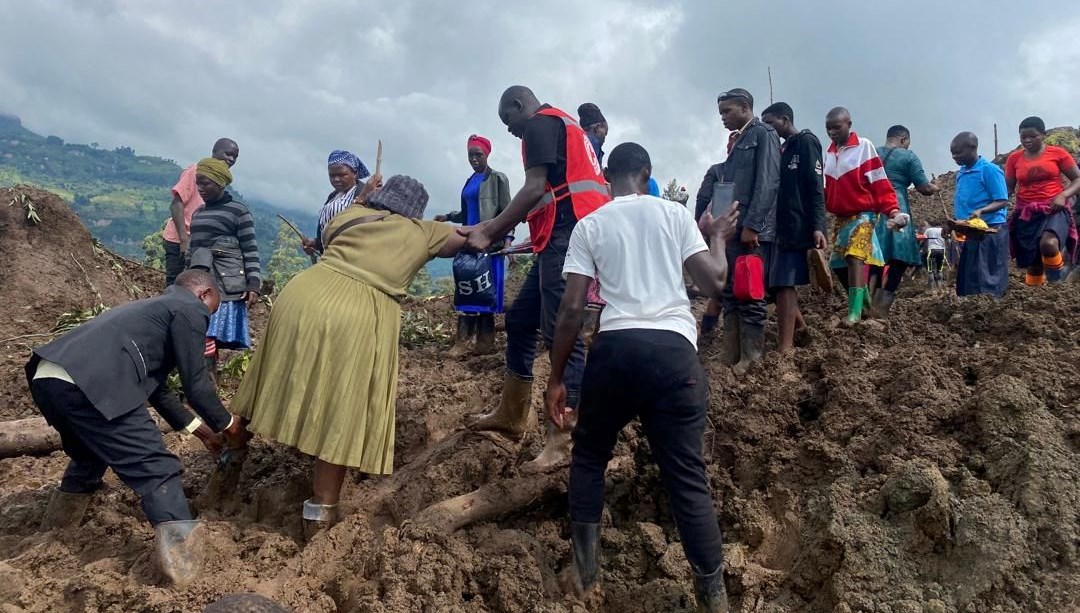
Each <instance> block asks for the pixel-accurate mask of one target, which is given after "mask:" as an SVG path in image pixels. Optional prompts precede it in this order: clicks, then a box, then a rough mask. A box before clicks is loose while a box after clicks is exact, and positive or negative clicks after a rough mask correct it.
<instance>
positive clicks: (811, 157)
mask: <svg viewBox="0 0 1080 613" xmlns="http://www.w3.org/2000/svg"><path fill="white" fill-rule="evenodd" d="M761 120H762V121H764V122H765V123H767V124H769V125H770V126H772V127H773V129H774V130H776V133H777V134H778V135H779V136H780V138H782V139H784V146H783V147H782V148H781V150H780V196H779V198H778V200H777V205H776V241H775V242H774V243H773V249H772V253H771V254H770V258H769V260H770V261H769V273H768V288H769V292H770V293H771V294H772V295H773V296H774V297H775V298H776V311H777V320H778V322H779V326H778V327H779V331H778V334H777V336H778V338H779V340H778V345H779V347H778V350H779V351H780V353H787V352H790V351H791V350H792V349H793V348H794V346H795V328H796V325H798V324H802V313H800V312H799V295H798V293H796V292H795V288H796V287H797V286H800V285H808V284H809V283H810V269H809V265H808V264H807V262H806V254H807V251H809V250H810V249H825V248H826V247H827V245H826V241H825V182H824V179H823V174H822V161H821V141H819V140H818V138H817V137H816V136H814V133H813V132H811V131H810V130H803V131H801V132H800V131H799V130H798V129H796V128H795V112H794V111H793V110H792V109H791V106H790V105H789V104H787V103H785V102H777V103H776V104H774V105H772V106H770V107H769V108H767V109H765V110H764V111H763V112H762V113H761Z"/></svg>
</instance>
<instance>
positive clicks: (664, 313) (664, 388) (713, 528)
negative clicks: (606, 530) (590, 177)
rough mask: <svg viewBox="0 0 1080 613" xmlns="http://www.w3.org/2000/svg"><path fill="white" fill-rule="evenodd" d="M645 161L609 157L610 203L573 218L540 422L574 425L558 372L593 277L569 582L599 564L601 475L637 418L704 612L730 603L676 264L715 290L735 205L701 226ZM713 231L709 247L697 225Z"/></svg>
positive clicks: (590, 580) (690, 329)
mask: <svg viewBox="0 0 1080 613" xmlns="http://www.w3.org/2000/svg"><path fill="white" fill-rule="evenodd" d="M651 174H652V163H651V162H650V160H649V154H648V153H647V152H646V151H645V149H643V148H642V147H641V146H640V145H637V144H635V143H624V144H622V145H619V146H618V147H616V148H615V150H614V151H612V152H611V153H610V154H608V168H607V179H608V181H609V183H610V184H611V187H612V193H613V195H614V196H615V199H614V200H613V201H611V202H610V203H609V204H607V205H606V206H604V207H601V208H600V209H598V210H597V211H595V212H594V213H592V214H590V215H589V216H587V217H585V218H583V219H581V220H580V221H578V225H577V227H576V228H574V232H573V234H572V236H571V238H570V246H569V249H568V251H567V254H566V262H565V264H564V266H563V274H564V275H565V276H566V293H565V294H564V295H563V298H562V302H561V304H560V306H559V315H558V319H557V323H556V328H555V338H554V347H553V348H552V364H551V379H550V381H549V382H548V393H547V394H548V395H547V408H548V416H549V418H550V419H551V420H552V421H553V422H554V423H555V424H557V425H559V426H560V427H562V426H563V424H565V423H568V422H572V421H573V420H574V418H575V415H574V413H575V411H573V410H572V409H569V408H567V402H566V386H565V385H564V384H563V373H564V371H565V367H566V364H567V361H568V360H569V358H570V355H571V353H572V351H573V348H574V343H575V339H577V335H578V331H579V330H580V329H581V321H582V317H583V313H584V310H585V302H586V292H587V290H588V288H589V285H590V283H592V281H593V279H594V278H595V279H598V280H599V282H600V296H601V298H603V299H604V300H605V301H606V302H607V306H606V307H605V308H604V311H603V312H602V314H601V317H600V333H599V334H598V335H597V337H596V340H595V341H594V343H593V345H592V347H591V348H590V349H589V359H588V361H587V362H586V366H585V375H584V380H583V381H582V388H581V403H580V408H579V409H578V410H577V412H576V413H577V416H576V417H577V424H576V427H575V429H574V434H573V440H574V448H573V453H572V458H571V463H570V488H569V498H570V521H571V541H572V548H573V553H574V569H575V571H576V575H577V579H578V581H579V585H578V587H579V588H580V589H582V591H587V590H588V589H589V588H590V587H592V586H593V585H594V584H595V583H596V580H597V578H598V575H599V571H600V560H599V552H600V549H599V547H600V517H601V514H602V513H603V507H604V471H605V470H606V469H607V463H608V461H609V460H610V459H611V454H612V449H613V448H614V447H615V441H616V439H617V437H618V434H619V431H620V430H622V429H623V427H624V426H626V424H628V423H629V422H630V421H631V420H632V419H634V418H635V417H639V418H640V419H641V423H642V425H643V426H644V428H645V434H646V436H647V437H648V439H649V445H650V447H651V448H652V451H653V455H654V456H655V457H656V461H657V464H659V466H660V474H661V478H662V479H663V481H664V484H665V486H666V487H667V491H668V496H669V498H670V500H671V507H672V512H673V513H674V515H675V522H676V525H677V526H678V528H679V534H680V535H681V537H682V543H683V548H684V550H685V551H686V558H687V559H688V560H689V561H690V565H691V566H692V567H693V570H694V575H695V581H694V587H695V592H696V593H697V598H698V602H699V604H700V605H701V607H702V608H701V609H699V610H703V611H727V596H726V592H725V590H724V582H723V573H722V567H723V552H722V544H723V541H722V539H721V535H720V527H719V525H718V524H717V521H716V513H715V511H714V509H713V501H712V494H711V493H710V491H709V484H708V480H707V479H706V476H705V461H704V458H703V457H702V451H701V450H702V447H703V440H704V434H705V411H706V407H707V396H708V381H707V379H706V376H705V371H704V369H703V368H702V366H701V361H700V360H699V359H698V356H697V349H696V342H697V327H696V322H695V321H694V316H693V314H692V313H691V312H690V300H689V299H688V298H687V296H686V290H685V288H684V287H683V281H682V271H683V265H684V264H685V266H686V268H687V270H689V271H690V275H691V276H692V277H693V279H694V282H695V283H697V286H698V288H699V289H700V290H701V291H702V292H703V293H704V294H706V295H708V296H711V297H719V296H720V295H721V294H722V293H723V289H724V283H725V281H726V279H727V259H726V257H725V255H724V248H725V241H726V240H727V239H728V238H729V237H730V235H732V234H734V231H735V222H736V219H737V216H738V213H737V209H733V210H732V212H731V213H730V214H729V215H728V216H726V217H724V218H722V219H716V220H714V219H713V218H712V216H711V215H710V214H708V213H705V214H704V215H703V216H702V220H701V222H700V226H699V224H697V223H695V222H694V218H693V215H692V214H691V213H690V211H688V210H687V209H685V208H683V207H677V206H671V204H670V203H668V202H665V201H664V200H661V199H659V198H655V197H652V196H648V195H644V194H647V193H648V182H649V177H650V175H651ZM703 232H705V233H707V234H708V235H709V236H710V238H711V250H710V247H708V246H706V244H705V241H704V240H703V238H702V233H703Z"/></svg>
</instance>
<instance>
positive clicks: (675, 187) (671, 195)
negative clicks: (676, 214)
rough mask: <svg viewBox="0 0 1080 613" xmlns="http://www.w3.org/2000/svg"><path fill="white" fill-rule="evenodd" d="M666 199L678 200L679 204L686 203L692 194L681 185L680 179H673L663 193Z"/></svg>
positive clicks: (662, 195)
mask: <svg viewBox="0 0 1080 613" xmlns="http://www.w3.org/2000/svg"><path fill="white" fill-rule="evenodd" d="M661 197H663V199H664V200H671V201H672V202H678V203H679V204H686V202H687V201H688V200H689V199H690V194H688V193H687V192H686V190H684V189H681V188H680V187H679V180H678V179H672V180H671V181H670V182H669V183H668V184H667V185H666V186H665V187H664V192H663V193H662V194H661Z"/></svg>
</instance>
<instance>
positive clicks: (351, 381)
mask: <svg viewBox="0 0 1080 613" xmlns="http://www.w3.org/2000/svg"><path fill="white" fill-rule="evenodd" d="M427 202H428V194H427V191H426V190H425V189H424V186H423V185H421V184H420V182H419V181H417V180H416V179H413V178H411V177H405V176H400V175H398V176H393V177H390V178H389V179H387V181H386V185H385V186H383V188H382V189H380V190H379V191H377V192H375V193H374V194H372V196H371V198H370V200H369V201H368V203H367V204H366V205H364V204H361V203H358V204H356V205H353V206H351V207H349V208H348V209H346V210H345V211H343V212H341V213H339V214H338V215H337V216H336V217H334V219H333V220H332V221H331V222H330V225H328V226H327V227H326V231H325V232H324V233H323V234H324V239H323V246H324V248H325V251H324V253H323V257H322V259H321V260H319V263H318V264H316V265H314V266H312V267H311V268H308V269H307V270H305V271H303V272H301V273H300V274H298V275H296V276H295V277H293V279H292V280H291V281H289V284H288V285H286V286H285V289H284V291H282V293H281V295H280V296H279V297H278V299H277V300H276V301H275V302H274V310H273V311H271V314H270V323H269V325H268V327H267V330H266V336H265V337H264V338H263V339H262V344H261V345H260V347H259V351H257V352H256V353H255V358H254V359H253V360H252V362H251V367H250V368H249V369H248V372H247V374H246V376H245V377H244V380H243V382H241V384H240V389H239V390H238V391H237V393H236V397H235V398H234V399H233V401H232V407H233V410H234V411H236V412H237V414H239V415H242V416H243V417H245V418H246V419H249V420H250V423H249V424H248V428H249V429H250V430H251V431H253V432H257V433H259V434H261V435H263V436H265V437H267V438H269V439H271V440H274V441H277V442H279V443H282V444H285V445H289V446H291V447H295V448H297V449H299V450H300V451H301V452H303V453H306V454H308V455H312V456H315V457H316V458H317V460H316V462H315V474H314V478H313V485H312V489H313V492H312V497H311V498H310V499H309V500H307V501H306V502H305V503H304V507H303V517H304V520H305V523H306V525H307V527H308V528H309V529H311V530H317V529H320V528H323V527H326V526H328V525H329V524H330V523H331V522H333V521H334V520H335V519H336V509H337V504H338V500H339V498H340V496H341V484H342V482H343V481H344V479H345V471H346V470H347V469H348V468H350V467H351V468H356V469H359V470H361V471H363V472H365V473H370V474H374V475H385V474H390V472H391V471H392V470H393V467H394V404H395V400H396V397H397V381H398V337H399V336H400V334H401V305H400V304H399V302H398V301H399V300H401V299H402V298H404V297H405V290H406V288H408V287H409V283H410V282H411V281H412V278H413V277H414V276H415V275H416V273H417V272H418V271H419V270H420V269H421V268H423V267H424V264H426V263H427V262H428V261H429V260H431V259H432V258H435V257H453V256H454V255H455V254H456V253H457V252H458V251H460V250H461V248H462V247H463V246H464V244H465V239H464V238H463V237H461V236H459V235H458V234H456V233H455V232H454V230H453V226H450V225H448V224H444V223H439V222H435V221H422V220H421V218H422V217H423V214H424V208H425V207H426V206H427ZM329 348H339V349H340V350H339V351H334V352H333V356H332V357H331V353H330V352H329Z"/></svg>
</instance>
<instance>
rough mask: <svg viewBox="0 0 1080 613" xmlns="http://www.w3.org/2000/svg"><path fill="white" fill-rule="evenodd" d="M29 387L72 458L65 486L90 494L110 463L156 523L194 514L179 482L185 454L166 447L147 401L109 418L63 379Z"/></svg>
mask: <svg viewBox="0 0 1080 613" xmlns="http://www.w3.org/2000/svg"><path fill="white" fill-rule="evenodd" d="M30 393H31V395H32V396H33V398H34V403H35V404H36V405H37V406H38V410H40V411H41V414H42V415H43V416H44V417H45V421H47V422H49V425H50V426H52V427H53V428H55V429H56V431H57V432H59V433H60V440H61V442H62V443H63V445H64V453H66V454H67V455H68V457H69V458H70V459H71V461H70V462H68V467H67V470H65V471H64V477H63V479H62V480H61V481H60V490H61V491H63V492H70V493H76V494H87V493H90V492H93V491H95V490H97V489H98V488H100V487H101V478H102V476H104V474H105V469H106V468H111V469H113V472H115V473H116V476H117V477H120V480H121V481H123V482H124V484H125V485H127V486H128V487H130V488H131V489H133V490H135V493H136V494H138V495H139V497H140V498H141V499H142V509H143V512H144V513H145V514H146V518H147V519H149V520H150V523H151V524H154V525H157V524H159V523H161V522H163V521H175V520H185V519H191V518H192V516H191V509H190V508H189V507H188V501H187V498H185V497H184V488H183V487H182V485H181V483H180V472H181V470H182V467H181V465H180V460H179V459H178V458H177V457H176V456H175V455H173V454H171V453H169V450H168V449H166V448H165V442H164V441H163V440H162V439H161V431H160V430H158V427H157V424H155V423H154V420H153V419H152V418H151V417H150V413H149V412H148V411H147V410H146V408H145V407H139V408H136V409H134V410H133V411H131V412H129V413H126V414H124V415H121V416H120V417H117V418H116V419H113V420H106V419H105V417H104V416H103V415H102V414H101V413H100V412H99V411H98V410H97V409H96V408H94V405H92V404H90V401H89V400H88V399H87V398H86V395H84V394H83V393H82V391H81V390H80V389H79V388H78V387H76V386H74V385H72V384H70V383H68V382H66V381H61V380H59V379H37V380H35V381H34V382H33V383H32V384H31V386H30Z"/></svg>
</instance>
